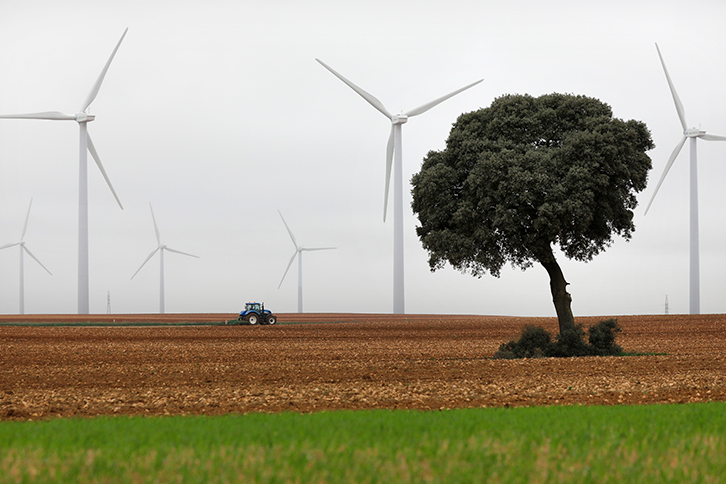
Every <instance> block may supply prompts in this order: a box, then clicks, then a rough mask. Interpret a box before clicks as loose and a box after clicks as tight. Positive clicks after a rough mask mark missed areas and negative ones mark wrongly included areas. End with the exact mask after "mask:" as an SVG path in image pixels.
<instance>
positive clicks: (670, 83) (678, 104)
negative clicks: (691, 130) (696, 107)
mask: <svg viewBox="0 0 726 484" xmlns="http://www.w3.org/2000/svg"><path fill="white" fill-rule="evenodd" d="M655 48H656V50H657V51H658V57H660V63H661V65H662V66H663V72H665V75H666V80H667V81H668V87H669V88H670V90H671V95H672V96H673V102H674V103H675V104H676V111H678V119H680V120H681V126H683V131H685V130H687V129H688V124H687V123H686V112H685V111H684V109H683V104H682V103H681V100H680V98H679V97H678V93H677V92H676V88H675V87H674V86H673V81H671V76H670V74H668V69H667V68H666V65H665V62H664V61H663V56H662V55H661V53H660V49H659V48H658V44H657V43H656V44H655Z"/></svg>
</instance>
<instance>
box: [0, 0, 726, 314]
mask: <svg viewBox="0 0 726 484" xmlns="http://www.w3.org/2000/svg"><path fill="white" fill-rule="evenodd" d="M724 19H726V3H724V2H722V1H716V0H709V1H702V2H700V3H698V8H697V9H696V8H689V7H688V4H684V3H683V2H682V1H655V0H653V1H638V0H628V1H620V0H608V1H603V2H581V1H559V2H538V1H537V2H536V1H533V0H530V1H517V0H514V1H509V2H494V1H481V0H477V1H474V0H450V1H447V2H418V1H409V0H406V1H390V0H388V1H377V0H374V1H366V2H360V1H346V0H330V1H327V0H310V1H307V2H296V1H268V2H252V1H239V0H237V1H218V0H204V1H184V0H180V1H158V0H144V1H136V0H122V1H103V2H98V1H34V0H17V1H16V0H4V1H3V2H2V4H0V113H1V114H11V113H30V112H38V111H62V112H67V113H71V114H73V113H76V112H77V111H78V110H79V108H80V106H81V104H82V102H83V100H84V99H85V98H86V96H87V94H88V92H89V90H90V89H91V86H92V85H93V83H94V81H95V80H96V78H97V76H98V74H99V72H100V71H101V69H102V67H103V65H104V63H105V62H106V60H107V59H108V56H109V55H110V53H111V51H112V49H113V47H114V45H115V44H116V42H117V41H118V39H119V38H120V36H121V34H122V33H123V31H124V29H125V28H126V27H128V28H129V31H128V34H127V36H126V38H125V40H124V42H123V43H122V44H121V47H120V49H119V51H118V54H117V55H116V58H115V60H114V62H113V64H112V65H111V68H110V70H109V71H108V74H107V76H106V80H105V82H104V84H103V86H102V88H101V91H100V93H99V95H98V97H97V98H96V100H95V102H94V103H93V104H92V106H91V112H92V113H94V114H95V115H96V120H95V121H94V122H92V123H89V132H90V133H91V135H92V136H93V140H94V143H95V145H96V148H97V150H98V152H99V155H100V157H101V159H102V161H103V163H104V166H105V168H106V171H107V172H108V175H109V177H110V178H111V181H112V183H113V184H114V188H115V189H116V192H117V193H118V195H119V197H120V199H121V201H122V203H123V204H124V210H121V209H120V208H119V207H118V205H117V204H116V202H115V200H114V198H113V196H112V195H111V192H110V191H109V189H108V187H107V186H106V184H105V182H104V180H103V178H102V177H101V175H100V173H99V171H98V170H97V168H96V166H95V164H94V163H93V162H92V160H91V158H90V157H89V168H88V170H89V233H90V287H91V292H90V311H91V312H92V313H105V312H106V309H107V294H109V293H110V296H111V309H112V312H114V313H136V312H140V313H150V312H157V311H158V309H159V261H158V256H155V258H154V259H152V260H151V261H150V262H149V263H148V264H147V265H146V266H145V267H144V268H143V269H142V270H141V271H140V272H139V273H138V275H137V276H136V277H135V278H134V279H133V280H131V276H132V275H133V273H134V272H135V271H136V270H137V269H138V268H139V266H140V265H141V263H142V262H143V261H144V259H145V258H146V257H147V255H148V254H149V253H150V252H151V251H152V250H154V249H155V248H156V245H157V243H156V237H155V235H154V226H153V223H152V219H151V213H150V211H149V203H151V204H152V205H153V207H154V212H155V215H156V220H157V222H158V225H159V229H160V232H161V238H162V242H163V243H166V244H167V245H169V247H172V248H175V249H178V250H180V251H184V252H189V253H192V254H195V255H198V256H199V257H200V258H199V259H194V258H190V257H185V256H183V255H178V254H167V255H166V257H165V266H166V311H167V312H229V313H234V312H237V311H239V310H240V309H242V307H243V305H244V303H245V302H246V301H249V300H257V301H264V302H265V303H266V306H267V307H269V308H271V309H273V310H274V311H277V312H294V311H296V309H297V267H296V265H294V266H293V267H292V268H291V269H290V272H289V273H288V274H287V277H286V279H285V281H284V282H283V284H282V287H280V288H279V289H278V284H279V283H280V279H281V278H282V275H283V273H284V271H285V267H286V265H287V263H288V260H289V259H290V257H291V256H292V254H293V252H294V250H295V249H294V246H293V244H292V242H291V240H290V238H289V236H288V234H287V231H286V230H285V227H284V225H283V223H282V221H281V220H280V217H279V215H278V213H277V210H280V211H281V212H282V214H283V215H284V216H285V219H286V220H287V223H288V225H289V226H290V228H291V230H292V231H293V233H294V234H295V236H296V238H297V240H298V242H299V243H301V244H302V245H306V246H308V247H321V246H323V247H325V246H335V247H337V250H333V251H319V252H309V253H306V254H305V255H304V263H303V271H304V310H305V311H306V312H376V313H385V312H391V311H392V305H393V298H392V294H393V270H392V265H393V262H392V259H393V251H392V249H393V224H392V218H391V217H389V219H388V222H386V223H385V224H384V223H383V220H382V212H383V191H384V175H385V148H386V142H387V138H388V133H389V130H390V127H389V126H390V122H389V121H388V120H386V119H385V118H384V117H383V116H382V115H381V114H380V113H379V112H377V111H376V110H375V109H373V108H372V107H371V106H370V105H369V104H368V103H366V102H365V101H364V100H363V99H362V98H360V97H359V96H358V95H357V94H356V93H355V92H353V91H352V90H351V89H350V88H348V87H347V86H346V85H344V84H343V83H342V82H340V80H338V79H337V78H335V77H334V76H333V75H332V74H330V73H329V72H328V71H327V70H325V69H324V68H323V67H322V66H321V65H319V64H318V63H317V62H315V58H316V57H317V58H320V59H322V60H323V61H325V62H326V63H327V64H329V65H330V66H332V67H333V68H334V69H336V70H337V71H338V72H340V73H341V74H343V75H344V76H346V77H347V78H348V79H350V80H351V81H353V82H355V83H356V84H358V85H359V86H360V87H362V88H363V89H365V90H367V91H368V92H370V93H371V94H373V95H374V96H376V97H378V99H380V100H381V101H382V102H383V104H384V105H385V106H386V107H387V108H388V110H389V111H391V112H399V111H401V110H407V109H412V108H414V107H417V106H419V105H421V104H424V103H426V102H428V101H430V100H432V99H435V98H437V97H440V96H442V95H444V94H446V93H448V92H451V91H453V90H455V89H458V88H459V87H462V86H464V85H466V84H469V83H471V82H473V81H475V80H477V79H480V78H484V82H482V83H481V84H479V85H477V86H475V87H474V88H472V89H470V90H468V91H465V92H464V93H461V94H459V95H457V96H455V97H454V98H452V99H450V100H448V101H446V102H444V103H443V104H441V105H439V106H437V107H435V108H433V109H432V110H430V111H428V112H427V113H425V114H423V115H421V116H418V117H416V118H413V119H411V120H410V121H409V122H408V123H407V124H406V125H405V126H404V128H403V157H404V163H403V170H404V180H410V178H411V176H412V175H413V174H414V173H416V172H418V171H419V169H420V166H421V162H422V159H423V157H424V156H425V154H426V153H427V152H428V151H429V150H441V149H443V148H444V147H445V140H446V138H447V136H448V133H449V130H450V128H451V125H452V124H453V123H454V122H455V121H456V118H457V116H458V115H460V114H461V113H464V112H468V111H473V110H476V109H478V108H480V107H486V106H489V105H490V104H491V102H492V101H493V100H494V99H495V98H496V97H498V96H501V95H503V94H506V93H528V94H531V95H534V96H538V95H541V94H546V93H552V92H561V93H574V94H583V95H587V96H592V97H596V98H598V99H600V100H602V101H604V102H606V103H608V104H609V105H610V106H612V108H613V111H614V114H615V116H616V117H619V118H623V119H637V120H641V121H644V122H645V123H646V124H647V125H648V127H649V128H650V130H651V131H652V135H653V139H654V141H655V144H656V149H654V150H653V151H651V152H650V153H649V154H650V156H651V158H652V160H653V167H654V168H653V171H652V172H651V174H650V182H649V185H648V188H647V189H646V190H645V191H644V192H642V193H641V194H640V195H639V201H640V205H639V207H638V208H637V209H636V215H635V224H636V231H635V233H634V235H633V239H632V240H631V241H630V242H625V241H623V240H621V239H618V240H616V241H615V243H614V245H613V246H612V247H611V248H610V249H608V250H607V251H606V252H604V253H603V254H601V255H599V256H597V257H596V258H595V259H594V260H593V261H592V262H590V263H581V262H574V261H569V260H567V259H565V258H564V256H561V258H560V260H559V262H560V264H561V265H562V268H563V270H564V273H565V277H566V278H567V280H568V281H569V282H570V284H571V285H570V286H569V289H570V292H571V294H572V296H573V304H572V308H573V311H574V313H575V315H576V316H577V315H621V314H654V313H656V314H657V313H663V312H664V309H665V308H664V303H665V300H666V296H667V298H668V301H669V307H670V312H672V313H686V312H687V311H688V146H686V147H685V148H684V150H683V152H682V153H681V155H680V156H679V158H678V159H677V161H676V163H675V165H674V166H673V168H672V170H671V172H670V174H669V176H668V178H667V179H666V181H665V183H664V185H663V186H662V187H661V190H660V192H659V193H658V197H657V198H656V200H655V202H654V204H653V206H652V208H651V210H650V211H649V213H648V215H647V216H644V214H643V212H644V209H645V205H646V204H647V202H648V200H649V199H650V197H651V195H652V193H653V190H654V188H655V183H656V182H657V180H658V178H659V177H660V175H661V173H662V171H663V169H664V166H665V163H666V161H667V159H668V156H669V155H670V153H671V151H672V150H673V148H674V147H675V145H676V143H677V142H678V140H679V138H680V136H681V131H682V129H681V126H680V123H679V121H678V117H677V114H676V110H675V108H674V105H673V101H672V99H671V95H670V93H669V90H668V85H667V83H666V79H665V76H664V74H663V70H662V68H661V65H660V62H659V60H658V55H657V52H656V49H655V42H658V44H659V46H660V49H661V52H662V53H663V56H664V59H665V61H666V63H667V66H668V69H669V71H670V73H671V77H672V79H673V82H674V84H675V87H676V89H677V91H678V93H679V95H680V98H681V100H682V102H683V105H684V107H685V111H686V117H687V119H688V123H689V125H693V126H696V127H699V126H700V127H701V128H702V129H705V130H708V131H709V132H712V133H714V134H724V135H726V31H724V28H723V20H724ZM698 150H699V151H698V155H699V184H700V185H699V189H700V208H701V212H700V224H701V232H700V237H701V311H702V312H703V313H724V312H726V298H724V293H725V289H726V275H724V274H726V252H725V251H724V249H723V248H724V246H725V245H726V224H725V223H724V221H725V219H724V217H726V216H725V215H724V206H726V190H724V188H723V187H724V182H725V181H726V143H716V142H703V141H699V144H698ZM409 192H410V185H409V184H408V183H407V185H406V186H405V187H404V193H405V197H406V199H405V203H404V208H405V214H404V240H405V283H406V312H408V313H470V314H484V315H521V316H530V315H532V316H534V315H543V316H551V315H554V308H553V306H552V301H551V295H550V293H549V284H548V278H547V274H546V272H545V271H544V269H542V268H541V267H539V266H535V267H533V268H531V269H529V270H527V271H524V272H522V271H521V270H519V269H512V268H507V269H506V270H504V271H503V274H502V276H501V278H498V279H497V278H494V277H492V276H484V277H482V278H481V279H477V278H474V277H472V276H470V275H465V274H461V273H459V272H456V271H454V270H453V269H451V268H450V267H447V268H446V269H444V270H440V271H437V272H435V273H431V272H430V270H429V268H428V263H427V260H428V257H427V254H426V252H425V251H424V250H423V249H422V247H421V244H420V242H419V241H418V239H417V237H416V233H415V227H416V225H417V220H416V218H415V217H414V215H413V213H412V212H411V209H410V193H409ZM77 197H78V125H77V123H74V122H68V121H66V122H52V121H35V120H0V245H3V244H6V243H10V242H16V241H17V240H18V239H19V237H20V234H21V232H22V228H23V222H24V220H25V215H26V212H27V210H28V204H29V203H30V199H31V198H33V200H34V201H33V206H32V211H31V214H30V221H29V224H28V229H27V233H26V236H25V241H26V243H27V247H28V248H29V249H30V250H31V251H32V252H33V253H34V254H35V255H36V256H37V257H38V258H39V259H40V260H41V261H42V262H43V264H44V265H45V266H46V267H47V268H48V269H49V270H50V271H51V272H52V273H53V275H52V276H50V275H49V274H48V273H46V272H45V271H44V270H43V269H42V268H41V267H40V266H38V264H36V263H35V261H33V260H31V259H30V258H28V257H26V262H25V305H26V313H74V312H76V311H77V243H78V242H77V230H78V229H77V224H78V208H77V206H78V198H77ZM391 203H392V202H391ZM17 312H18V250H17V248H12V249H5V250H3V251H0V314H2V313H8V314H13V313H17Z"/></svg>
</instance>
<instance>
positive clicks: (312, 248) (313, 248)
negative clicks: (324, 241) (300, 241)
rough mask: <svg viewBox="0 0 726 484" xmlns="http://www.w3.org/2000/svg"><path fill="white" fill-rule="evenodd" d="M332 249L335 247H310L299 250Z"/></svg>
mask: <svg viewBox="0 0 726 484" xmlns="http://www.w3.org/2000/svg"><path fill="white" fill-rule="evenodd" d="M333 249H337V247H311V248H309V249H308V248H304V249H300V250H301V251H303V250H304V251H313V250H333Z"/></svg>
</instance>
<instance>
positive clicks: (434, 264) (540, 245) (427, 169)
mask: <svg viewBox="0 0 726 484" xmlns="http://www.w3.org/2000/svg"><path fill="white" fill-rule="evenodd" d="M653 147H654V144H653V141H652V139H651V136H650V131H649V130H648V128H647V127H646V126H645V124H644V123H642V122H640V121H634V120H630V121H623V120H621V119H617V118H613V114H612V110H611V109H610V106H608V105H607V104H604V103H602V102H601V101H599V100H597V99H594V98H589V97H585V96H575V95H566V94H548V95H544V96H540V97H537V98H534V97H532V96H529V95H505V96H502V97H500V98H497V99H496V100H495V101H494V102H493V103H492V105H491V106H490V107H488V108H484V109H480V110H478V111H474V112H471V113H466V114H462V115H461V116H460V117H459V119H458V120H457V121H456V123H455V124H454V126H453V128H452V130H451V133H450V134H449V138H448V140H447V141H446V149H444V150H443V151H438V152H437V151H431V152H429V153H428V155H427V156H426V157H425V159H424V163H423V165H422V167H421V172H420V173H418V174H416V175H415V176H414V177H413V179H412V184H413V190H412V194H413V203H412V206H413V211H414V212H415V213H416V214H417V215H418V218H419V222H420V224H421V226H420V227H417V229H416V232H417V233H418V236H419V238H420V239H421V242H422V244H423V246H424V248H425V249H426V250H427V251H428V252H429V265H430V266H431V269H432V270H436V269H438V268H441V267H442V266H443V265H444V264H445V263H446V262H449V263H450V264H451V265H452V266H453V267H454V268H455V269H458V270H460V271H462V272H470V273H471V274H472V275H474V276H477V277H481V276H482V275H483V274H485V273H486V272H489V273H491V274H492V275H494V276H497V277H498V276H499V274H500V272H501V269H502V266H503V265H504V264H505V263H510V264H512V265H513V266H516V267H520V268H522V269H526V268H529V267H531V266H532V264H533V263H534V262H538V263H540V264H542V265H543V266H544V268H545V269H546V270H547V272H548V273H549V275H550V286H551V290H552V296H553V301H554V304H555V308H556V310H557V315H558V318H559V321H560V331H562V330H563V329H564V328H566V327H568V326H571V325H574V319H573V317H572V311H571V309H570V296H569V294H568V293H567V291H566V285H567V282H566V281H565V279H564V276H563V275H562V272H561V270H560V267H559V265H558V264H557V261H556V259H555V256H554V253H553V247H559V248H560V249H561V250H562V252H563V253H564V254H565V255H566V256H567V257H568V258H571V259H575V260H579V261H589V260H591V259H592V258H593V256H595V255H597V254H598V253H599V252H600V251H602V250H604V249H605V248H606V247H608V246H609V245H610V244H612V241H613V234H617V235H620V236H622V237H624V238H625V239H629V238H630V237H631V234H632V232H633V231H634V230H635V225H634V224H633V209H634V208H635V207H636V206H637V199H636V197H635V194H636V193H637V192H640V191H642V190H643V189H644V188H645V186H646V182H647V178H648V170H650V168H651V162H650V158H649V157H648V156H647V155H646V153H645V152H646V151H648V150H651V149H652V148H653Z"/></svg>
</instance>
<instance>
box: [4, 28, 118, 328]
mask: <svg viewBox="0 0 726 484" xmlns="http://www.w3.org/2000/svg"><path fill="white" fill-rule="evenodd" d="M128 30H129V29H128V28H127V29H126V30H124V33H123V35H122V36H121V39H119V41H118V43H117V44H116V47H115V48H114V49H113V52H112V53H111V57H109V59H108V61H107V62H106V65H105V66H104V67H103V70H102V71H101V74H100V75H99V76H98V79H96V82H95V84H94V85H93V87H92V88H91V92H89V93H88V96H87V97H86V100H85V101H84V102H83V105H82V106H81V110H80V112H79V113H77V114H64V113H60V112H58V111H47V112H42V113H30V114H4V115H0V118H6V119H45V120H51V121H75V122H77V123H78V126H79V127H80V132H81V134H80V144H79V151H80V156H79V159H78V164H79V180H78V314H88V308H89V306H88V290H89V289H88V287H89V286H88V169H87V168H88V167H87V165H88V153H87V152H89V151H90V152H91V156H92V157H93V159H94V160H95V161H96V165H97V166H98V169H99V170H101V174H102V175H103V178H104V179H105V180H106V183H107V184H108V187H109V188H110V189H111V193H113V196H114V198H116V202H118V205H119V207H121V209H122V210H123V205H121V201H120V200H119V198H118V195H116V191H115V190H114V189H113V185H111V180H110V179H109V178H108V175H107V174H106V170H104V168H103V165H102V164H101V159H100V158H99V157H98V153H97V152H96V148H95V146H94V145H93V141H91V137H90V135H89V134H88V127H87V125H88V123H89V122H91V121H93V120H94V119H96V116H95V115H94V114H90V113H89V112H88V108H89V107H90V105H91V103H92V102H93V101H94V99H96V96H97V95H98V91H99V89H100V88H101V83H103V79H104V77H106V72H107V71H108V68H109V66H110V65H111V61H112V60H113V58H114V56H115V55H116V51H117V50H118V48H119V46H120V45H121V41H122V40H124V37H125V36H126V32H128Z"/></svg>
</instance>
